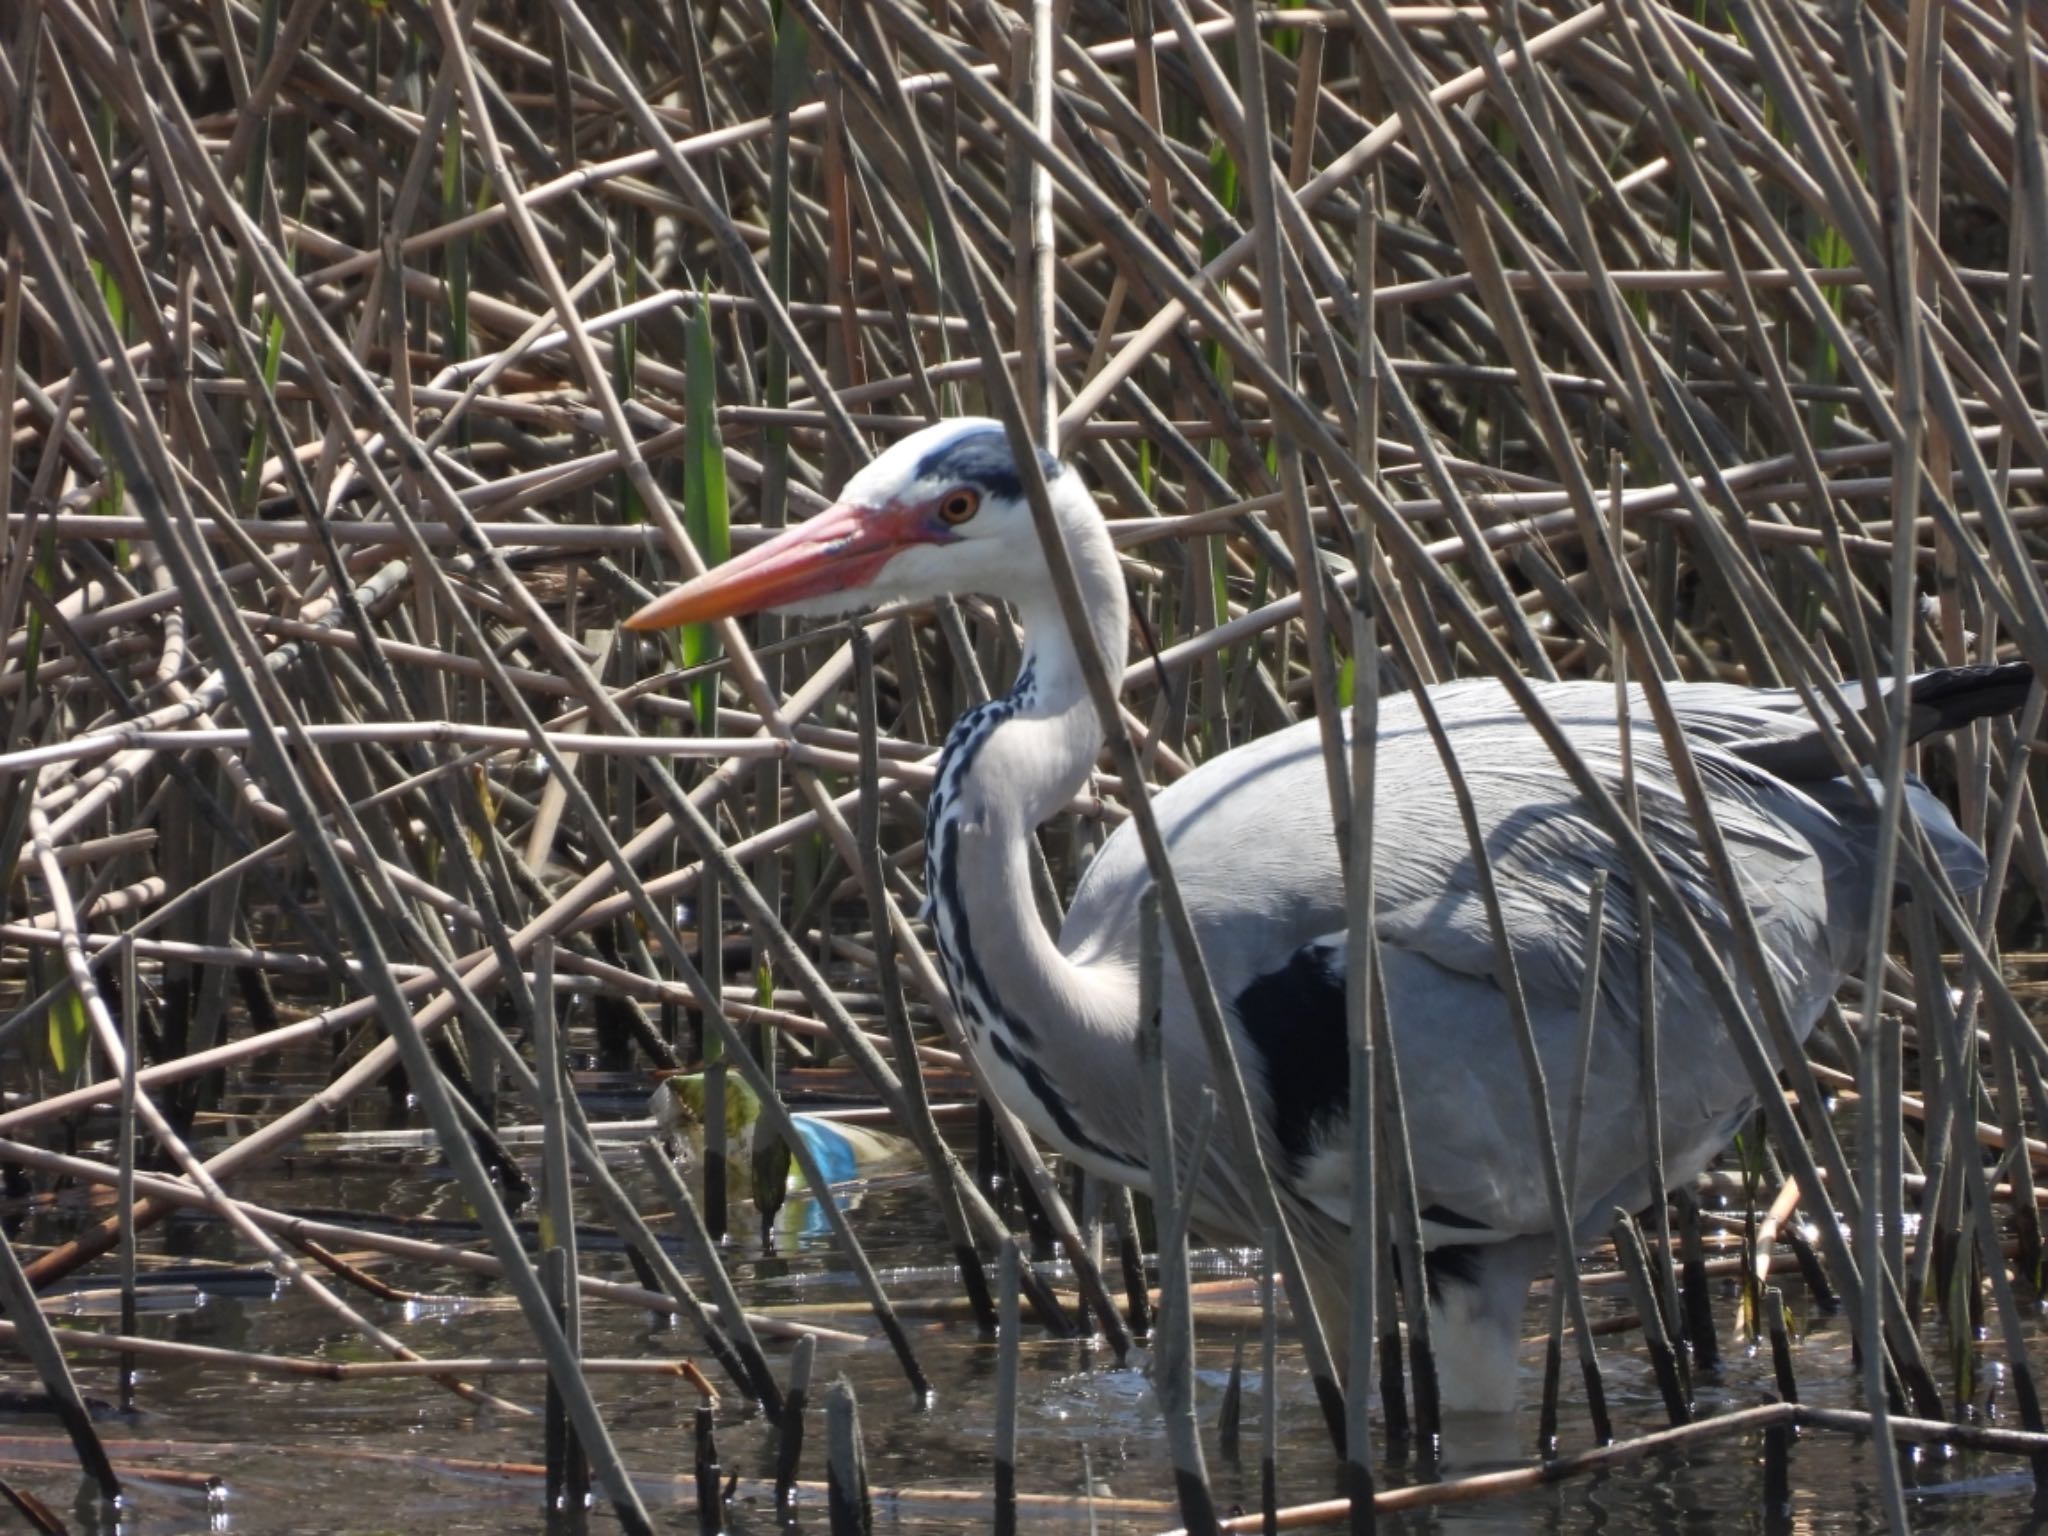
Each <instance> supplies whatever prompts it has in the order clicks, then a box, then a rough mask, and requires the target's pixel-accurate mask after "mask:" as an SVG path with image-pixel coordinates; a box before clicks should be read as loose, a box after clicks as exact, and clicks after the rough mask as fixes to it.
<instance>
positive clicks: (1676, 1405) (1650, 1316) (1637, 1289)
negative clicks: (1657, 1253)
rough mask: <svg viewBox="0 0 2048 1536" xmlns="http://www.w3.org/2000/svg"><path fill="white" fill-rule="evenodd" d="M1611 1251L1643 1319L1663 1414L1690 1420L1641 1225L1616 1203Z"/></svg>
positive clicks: (1680, 1420)
mask: <svg viewBox="0 0 2048 1536" xmlns="http://www.w3.org/2000/svg"><path fill="white" fill-rule="evenodd" d="M1613 1234H1614V1251H1615V1254H1616V1256H1617V1257H1618V1258H1619V1259H1620V1260H1621V1267H1622V1271H1623V1272H1624V1273H1625V1274H1626V1275H1627V1276H1628V1288H1629V1292H1630V1294H1632V1295H1633V1296H1634V1297H1635V1303H1636V1316H1637V1317H1638V1318H1640V1319H1641V1320H1642V1325H1643V1343H1644V1346H1645V1347H1646V1348H1647V1349H1648V1350H1649V1352H1650V1366H1651V1368H1652V1369H1653V1370H1654V1371H1655V1372H1656V1374H1657V1390H1658V1391H1659V1392H1661V1393H1662V1394H1663V1396H1664V1414H1665V1417H1666V1418H1668V1419H1669V1420H1670V1421H1671V1422H1672V1423H1673V1424H1689V1423H1691V1422H1692V1403H1691V1401H1690V1399H1689V1398H1688V1396H1687V1393H1686V1387H1685V1380H1684V1377H1683V1376H1682V1375H1681V1374H1680V1372H1679V1368H1678V1345H1677V1344H1676V1343H1675V1342H1674V1341H1673V1340H1672V1337H1671V1335H1670V1334H1669V1333H1668V1332H1666V1331H1665V1327H1664V1307H1663V1303H1662V1299H1661V1298H1660V1297H1659V1296H1658V1294H1657V1281H1656V1277H1655V1276H1654V1275H1653V1274H1652V1273H1651V1270H1650V1257H1649V1255H1648V1254H1647V1253H1646V1252H1645V1251H1644V1249H1643V1234H1642V1229H1641V1228H1640V1227H1638V1226H1637V1225H1636V1219H1635V1217H1633V1216H1631V1215H1630V1214H1629V1213H1628V1212H1627V1211H1624V1210H1622V1209H1620V1208H1619V1207H1617V1208H1616V1209H1615V1213H1614V1227H1613Z"/></svg>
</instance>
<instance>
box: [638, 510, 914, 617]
mask: <svg viewBox="0 0 2048 1536" xmlns="http://www.w3.org/2000/svg"><path fill="white" fill-rule="evenodd" d="M935 537H936V535H935V533H934V532H933V529H932V526H931V522H930V520H929V519H928V518H927V517H926V516H925V515H924V510H923V509H922V508H918V507H885V508H876V507H863V506H859V505H857V504H855V503H852V502H843V501H842V502H837V503H835V504H834V505H832V506H829V507H827V508H826V509H825V510H824V511H822V512H820V513H818V514H817V516H815V517H811V518H807V519H806V520H804V521H803V522H801V523H798V524H796V525H795V526H794V527H792V528H789V529H786V530H784V531H783V532H782V533H779V534H777V535H776V536H775V537H774V538H772V539H770V540H769V541H768V542H767V543H766V544H762V545H758V546H756V547H755V548H753V549H750V550H748V551H747V552H746V553H744V554H740V555H735V556H734V557H733V558H732V559H730V560H728V561H726V562H725V564H723V565H720V566H717V567H715V568H713V569H712V570H709V571H706V572H705V573H704V574H703V575H702V576H699V577H697V578H695V579H694V580H692V581H686V582H684V583H683V584H682V585H681V586H680V587H677V588H676V589H675V590H674V591H672V592H664V593H663V594H662V595H661V596H660V597H657V598H656V599H655V600H654V601H653V602H651V603H649V604H648V605H647V606H646V607H645V608H642V609H641V610H640V611H639V612H638V613H636V614H634V615H633V616H632V617H631V618H629V619H627V620H626V628H628V629H668V628H671V627H673V626H674V625H677V624H706V623H710V622H711V621H712V620H714V619H736V618H739V617H741V616H743V615H745V614H749V613H760V612H761V611H762V610H764V609H768V608H779V607H781V606H783V605H784V604H786V603H794V602H800V601H801V600H803V599H804V598H807V597H823V596H825V595H826V594H828V593H833V592H847V591H851V590H854V589H856V588H859V587H862V586H865V585H866V584H867V583H868V582H870V581H872V580H874V578H875V576H876V575H877V574H878V573H879V572H880V571H881V569H882V567H883V566H885V565H887V564H888V563H889V561H890V559H891V558H892V557H894V556H895V555H897V554H900V553H901V552H902V551H903V550H904V549H906V548H908V547H909V546H910V545H912V544H918V543H926V542H930V541H931V540H932V539H934V538H935Z"/></svg>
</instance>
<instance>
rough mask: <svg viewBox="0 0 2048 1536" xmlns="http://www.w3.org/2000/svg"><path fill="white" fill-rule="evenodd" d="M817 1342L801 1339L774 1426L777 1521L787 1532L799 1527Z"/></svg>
mask: <svg viewBox="0 0 2048 1536" xmlns="http://www.w3.org/2000/svg"><path fill="white" fill-rule="evenodd" d="M817 1354H818V1341H817V1340H816V1339H811V1338H804V1339H798V1340H797V1342H796V1349H795V1351H794V1352H793V1353H792V1354H791V1356H790V1361H789V1387H788V1390H786V1391H785V1392H784V1393H783V1394H782V1411H781V1413H780V1415H779V1416H778V1417H777V1420H776V1426H775V1520H776V1523H777V1524H778V1525H780V1526H781V1527H782V1528H783V1529H784V1530H788V1529H791V1528H792V1527H794V1526H795V1524H796V1504H795V1493H794V1490H795V1488H796V1474H797V1471H798V1470H799V1468H801V1467H802V1465H803V1454H804V1403H805V1399H806V1398H808V1397H809V1396H810V1391H811V1370H812V1367H813V1365H814V1363H815V1362H816V1360H817Z"/></svg>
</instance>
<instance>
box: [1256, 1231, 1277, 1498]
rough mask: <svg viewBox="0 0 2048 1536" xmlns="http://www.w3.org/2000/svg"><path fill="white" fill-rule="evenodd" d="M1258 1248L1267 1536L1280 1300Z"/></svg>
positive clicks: (1273, 1478)
mask: <svg viewBox="0 0 2048 1536" xmlns="http://www.w3.org/2000/svg"><path fill="white" fill-rule="evenodd" d="M1275 1246H1276V1245H1275V1244H1273V1243H1270V1242H1269V1243H1267V1244H1266V1245H1265V1246H1263V1247H1261V1248H1260V1249H1259V1512H1260V1513H1261V1514H1262V1515H1264V1516H1265V1520H1266V1526H1265V1528H1266V1532H1267V1536H1271V1533H1272V1531H1273V1530H1274V1529H1275V1524H1274V1522H1275V1521H1276V1520H1277V1519H1278V1512H1279V1508H1280V1300H1279V1297H1278V1296H1277V1295H1275V1293H1274V1288H1273V1274H1274V1268H1273V1249H1274V1247H1275Z"/></svg>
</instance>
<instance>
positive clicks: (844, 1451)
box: [825, 1376, 875, 1536]
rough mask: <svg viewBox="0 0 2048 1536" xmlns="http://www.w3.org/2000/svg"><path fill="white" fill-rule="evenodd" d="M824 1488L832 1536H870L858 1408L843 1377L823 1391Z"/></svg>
mask: <svg viewBox="0 0 2048 1536" xmlns="http://www.w3.org/2000/svg"><path fill="white" fill-rule="evenodd" d="M825 1486H826V1494H825V1513H826V1519H827V1521H828V1525H829V1528H830V1530H831V1532H832V1536H870V1533H871V1532H872V1531H873V1529H874V1518H875V1517H874V1508H873V1506H872V1505H871V1504H870V1502H869V1500H868V1469H867V1460H866V1457H865V1456H864V1455H863V1453H862V1451H861V1436H860V1405H859V1403H858V1402H857V1401H856V1400H855V1398H854V1393H853V1383H852V1382H850V1381H848V1380H847V1379H846V1378H845V1377H844V1376H841V1377H839V1378H838V1379H837V1380H836V1381H834V1382H833V1383H832V1385H831V1386H829V1387H827V1388H826V1389H825Z"/></svg>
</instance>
